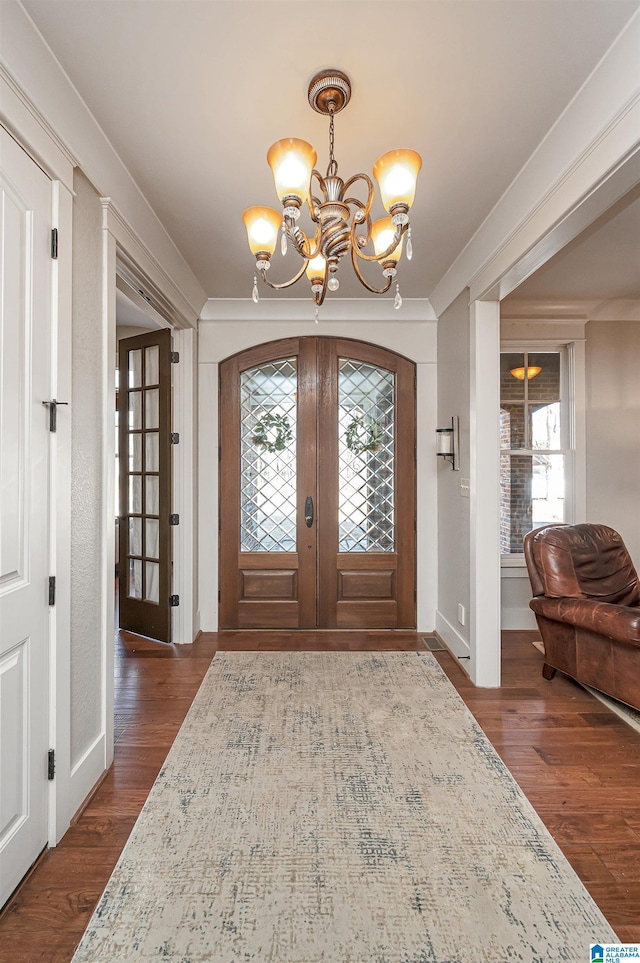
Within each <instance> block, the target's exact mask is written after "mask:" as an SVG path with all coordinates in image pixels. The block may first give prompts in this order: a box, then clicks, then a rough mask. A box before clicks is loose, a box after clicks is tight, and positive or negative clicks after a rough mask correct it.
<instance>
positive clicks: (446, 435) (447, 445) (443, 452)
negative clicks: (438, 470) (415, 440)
mask: <svg viewBox="0 0 640 963" xmlns="http://www.w3.org/2000/svg"><path fill="white" fill-rule="evenodd" d="M459 427H460V426H459V419H458V416H457V415H454V416H453V418H452V419H451V427H450V428H436V455H439V456H440V457H442V458H447V459H448V460H449V461H450V462H451V467H452V468H453V470H454V471H460V442H459V434H460V432H459Z"/></svg>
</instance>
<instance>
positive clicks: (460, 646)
mask: <svg viewBox="0 0 640 963" xmlns="http://www.w3.org/2000/svg"><path fill="white" fill-rule="evenodd" d="M435 631H436V635H437V636H438V638H440V639H441V640H442V641H443V642H444V644H445V645H446V647H447V648H448V649H449V651H450V652H451V654H452V655H454V656H455V657H456V659H464V660H465V662H466V661H467V660H468V659H469V658H470V656H471V649H470V647H469V643H468V642H467V641H466V639H463V638H462V636H461V635H460V634H459V633H458V632H457V631H456V629H454V627H453V626H452V625H451V623H450V622H448V621H447V619H445V617H444V615H443V614H442V612H439V611H436V629H435Z"/></svg>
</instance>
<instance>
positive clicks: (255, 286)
mask: <svg viewBox="0 0 640 963" xmlns="http://www.w3.org/2000/svg"><path fill="white" fill-rule="evenodd" d="M251 300H252V301H253V303H254V304H257V303H258V301H259V300H260V293H259V291H258V279H257V277H256V276H255V274H254V275H253V291H252V292H251Z"/></svg>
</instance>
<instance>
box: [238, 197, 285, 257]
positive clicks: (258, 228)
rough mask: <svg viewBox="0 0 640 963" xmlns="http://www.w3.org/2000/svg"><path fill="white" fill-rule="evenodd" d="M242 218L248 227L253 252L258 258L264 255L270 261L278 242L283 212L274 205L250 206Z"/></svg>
mask: <svg viewBox="0 0 640 963" xmlns="http://www.w3.org/2000/svg"><path fill="white" fill-rule="evenodd" d="M242 220H243V221H244V226H245V227H246V229H247V237H248V238H249V247H250V248H251V253H252V254H253V255H255V257H256V258H260V257H262V259H265V258H266V259H267V261H268V260H269V258H270V257H271V255H272V254H273V252H274V251H275V249H276V244H277V243H278V232H279V230H280V225H281V223H282V214H279V213H278V211H274V209H273V208H272V207H248V208H247V209H246V211H245V212H244V214H243V215H242Z"/></svg>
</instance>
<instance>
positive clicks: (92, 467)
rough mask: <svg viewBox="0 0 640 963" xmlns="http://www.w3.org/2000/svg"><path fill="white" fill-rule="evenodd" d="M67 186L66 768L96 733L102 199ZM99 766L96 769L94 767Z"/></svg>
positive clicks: (81, 180)
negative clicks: (68, 590)
mask: <svg viewBox="0 0 640 963" xmlns="http://www.w3.org/2000/svg"><path fill="white" fill-rule="evenodd" d="M73 187H74V191H75V198H74V202H73V235H74V244H73V322H72V325H73V334H72V356H73V357H72V360H73V369H72V404H71V412H70V413H71V426H72V427H71V431H72V477H71V767H72V772H73V770H74V769H77V767H78V766H79V764H80V763H81V762H82V760H83V758H84V757H85V756H86V754H87V753H88V752H90V751H91V750H92V749H93V748H94V747H95V745H96V742H97V741H98V740H99V739H100V738H101V735H102V733H101V729H102V725H101V721H102V717H101V707H102V686H103V679H102V625H101V610H100V604H99V600H100V597H101V592H102V570H101V559H102V545H101V539H102V519H103V509H102V444H103V439H102V397H101V393H100V386H101V385H102V205H101V203H100V198H99V196H98V194H97V193H96V191H95V190H94V189H93V187H92V185H91V184H90V183H89V181H88V180H87V178H86V177H85V176H84V175H83V174H82V173H81V172H80V171H79V170H76V172H75V174H74V182H73ZM98 771H99V770H98Z"/></svg>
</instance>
